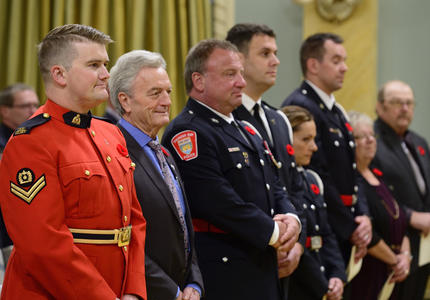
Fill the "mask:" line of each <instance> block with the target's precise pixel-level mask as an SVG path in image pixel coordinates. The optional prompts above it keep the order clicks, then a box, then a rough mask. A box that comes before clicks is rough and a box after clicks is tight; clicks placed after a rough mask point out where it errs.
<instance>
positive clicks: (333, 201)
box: [282, 81, 368, 264]
mask: <svg viewBox="0 0 430 300" xmlns="http://www.w3.org/2000/svg"><path fill="white" fill-rule="evenodd" d="M282 105H283V106H286V105H298V106H301V107H304V108H306V109H307V110H309V111H310V113H311V114H312V115H313V116H314V120H315V124H316V127H317V136H316V138H315V142H316V144H317V146H318V151H317V152H315V153H314V155H313V156H312V160H311V163H310V165H309V166H308V167H309V169H312V170H315V171H316V172H317V173H318V174H319V175H320V176H321V179H322V180H323V183H324V189H325V191H324V198H325V201H326V202H327V211H328V215H329V222H330V225H331V228H332V229H333V231H334V233H335V234H336V237H337V239H338V242H339V246H340V248H341V251H342V254H343V257H344V261H345V263H346V264H347V263H348V260H349V255H350V252H351V247H352V245H351V244H350V242H349V238H350V236H351V234H352V233H353V232H354V230H355V228H356V227H357V224H356V223H355V221H354V218H355V216H357V215H362V214H368V209H367V203H366V200H365V197H364V194H362V193H360V192H359V188H358V185H359V183H358V178H359V174H358V172H357V170H356V164H355V143H354V138H353V136H352V134H351V132H350V131H349V130H348V129H347V127H346V125H345V123H346V122H347V121H346V119H345V117H343V116H342V115H341V116H340V120H339V119H338V118H337V116H336V115H335V114H334V112H333V111H330V110H329V109H328V108H327V107H326V106H325V104H324V103H323V101H322V100H321V99H320V97H319V96H318V94H317V93H316V92H315V91H314V89H313V88H312V87H311V86H310V85H309V84H307V83H306V82H305V81H304V82H303V83H302V85H301V86H300V87H299V88H298V89H296V90H295V91H294V92H293V93H292V94H291V95H290V96H288V98H287V99H286V100H285V101H284V102H283V103H282ZM333 109H337V108H333ZM352 194H355V195H356V196H357V198H358V201H357V203H356V204H355V205H353V206H351V207H347V206H345V205H344V204H343V202H342V200H341V198H340V195H352Z"/></svg>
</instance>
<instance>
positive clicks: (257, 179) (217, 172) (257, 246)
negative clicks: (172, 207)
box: [163, 98, 295, 300]
mask: <svg viewBox="0 0 430 300" xmlns="http://www.w3.org/2000/svg"><path fill="white" fill-rule="evenodd" d="M238 123H239V127H240V130H241V131H242V133H243V134H245V135H246V138H247V139H248V142H247V141H245V139H244V137H243V136H242V135H241V133H240V132H239V129H238V128H235V127H234V126H233V125H232V124H228V123H227V122H226V121H225V120H224V119H222V118H220V117H219V116H218V115H217V114H215V113H213V112H212V111H210V110H209V109H208V108H206V107H204V106H203V105H201V104H199V103H198V102H196V101H195V100H194V99H192V98H190V100H189V101H188V102H187V105H186V107H185V108H184V110H183V111H182V112H181V113H180V114H179V116H178V117H177V118H176V119H174V120H173V121H172V122H171V123H170V124H169V126H168V127H167V129H166V131H165V134H164V137H163V145H164V146H165V147H167V148H169V150H170V152H171V153H172V154H173V153H174V154H173V156H174V158H175V160H176V162H177V164H178V166H179V169H180V172H181V174H182V177H183V179H184V182H185V189H186V193H187V196H188V200H189V205H190V209H191V213H192V216H193V220H194V221H195V218H197V219H200V220H204V222H208V223H209V224H210V226H208V229H210V228H211V226H215V227H216V228H217V230H216V232H210V231H212V230H196V226H195V227H194V228H195V231H196V249H197V254H198V258H199V265H200V269H201V271H202V274H203V279H204V285H205V289H206V295H207V296H206V299H208V300H210V299H227V300H228V299H232V300H233V299H235V300H236V299H255V300H257V299H258V300H261V299H274V300H275V299H280V287H279V280H278V273H277V258H276V251H275V250H274V248H272V247H271V246H269V245H268V244H269V240H270V237H271V235H272V233H273V228H274V224H273V220H272V217H273V216H274V215H275V214H279V213H288V212H292V213H295V210H294V207H293V206H292V205H291V203H290V202H289V201H288V199H287V197H286V194H285V192H284V191H283V190H282V187H281V186H280V185H279V184H278V182H277V180H276V178H275V173H274V172H273V169H272V168H271V166H270V164H269V161H268V159H267V158H266V157H265V154H264V151H263V148H262V146H261V143H262V141H261V139H260V138H259V137H258V136H257V135H256V133H255V131H253V130H252V129H251V128H249V127H246V128H245V127H244V126H243V124H241V123H240V122H238ZM184 132H188V133H191V134H193V132H194V134H195V137H196V138H195V142H196V144H195V145H194V146H193V148H194V147H195V148H196V149H193V150H194V151H195V152H194V153H195V154H197V155H195V156H194V157H193V158H192V159H187V160H183V159H182V158H181V156H182V155H181V154H180V153H179V152H177V151H176V150H175V148H174V147H173V144H172V140H174V139H175V136H176V137H177V136H179V135H180V134H182V133H184ZM199 231H200V232H199ZM220 231H222V232H223V233H220Z"/></svg>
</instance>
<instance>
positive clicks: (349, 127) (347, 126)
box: [345, 122, 352, 132]
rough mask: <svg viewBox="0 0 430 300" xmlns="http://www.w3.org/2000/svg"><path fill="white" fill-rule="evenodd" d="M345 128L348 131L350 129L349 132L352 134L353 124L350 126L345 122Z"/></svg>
mask: <svg viewBox="0 0 430 300" xmlns="http://www.w3.org/2000/svg"><path fill="white" fill-rule="evenodd" d="M345 127H346V129H348V131H349V132H352V127H351V124H349V123H348V122H345Z"/></svg>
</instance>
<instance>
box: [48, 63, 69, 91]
mask: <svg viewBox="0 0 430 300" xmlns="http://www.w3.org/2000/svg"><path fill="white" fill-rule="evenodd" d="M51 78H52V80H53V81H54V82H55V83H56V84H58V85H60V86H62V87H64V86H66V84H67V72H66V69H65V68H64V67H63V66H61V65H53V66H52V67H51Z"/></svg>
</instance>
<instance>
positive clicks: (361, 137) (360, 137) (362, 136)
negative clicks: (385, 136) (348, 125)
mask: <svg viewBox="0 0 430 300" xmlns="http://www.w3.org/2000/svg"><path fill="white" fill-rule="evenodd" d="M375 138H376V136H375V134H374V133H371V134H357V135H354V139H356V140H364V139H366V140H370V139H375Z"/></svg>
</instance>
